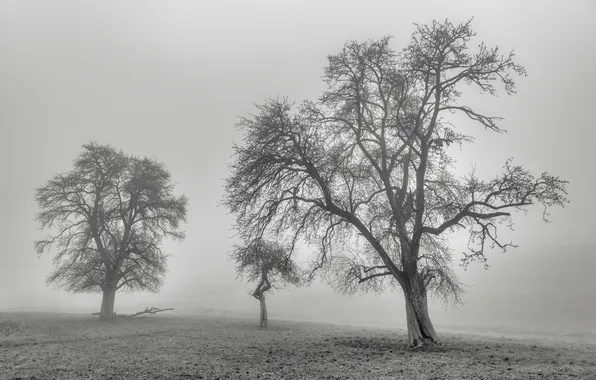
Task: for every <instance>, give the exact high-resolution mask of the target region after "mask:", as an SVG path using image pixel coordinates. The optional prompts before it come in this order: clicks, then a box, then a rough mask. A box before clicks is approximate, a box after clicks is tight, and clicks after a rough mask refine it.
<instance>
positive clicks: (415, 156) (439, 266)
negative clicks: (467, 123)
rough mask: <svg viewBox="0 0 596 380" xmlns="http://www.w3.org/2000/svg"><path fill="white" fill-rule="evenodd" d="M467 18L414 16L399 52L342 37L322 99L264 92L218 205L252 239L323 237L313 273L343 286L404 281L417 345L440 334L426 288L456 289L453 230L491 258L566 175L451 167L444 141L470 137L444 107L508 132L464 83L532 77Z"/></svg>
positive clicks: (556, 196) (477, 253) (555, 198)
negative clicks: (462, 172) (505, 230)
mask: <svg viewBox="0 0 596 380" xmlns="http://www.w3.org/2000/svg"><path fill="white" fill-rule="evenodd" d="M470 24H471V20H470V21H468V22H465V23H463V24H457V25H455V24H452V23H451V22H449V21H448V20H445V21H444V22H433V23H432V24H430V25H416V29H415V32H414V33H413V35H412V39H411V42H410V43H409V45H407V46H406V47H405V48H404V49H403V50H402V51H400V52H396V51H394V50H392V49H391V48H390V38H389V37H387V38H383V39H381V40H378V41H367V42H363V43H359V42H348V43H346V45H345V47H344V48H343V50H342V51H341V52H340V53H339V54H335V55H331V56H329V58H328V65H327V67H325V71H324V80H325V83H326V85H327V89H326V91H325V92H324V93H323V94H322V95H321V97H320V98H319V99H318V101H317V102H304V103H303V104H302V105H301V106H300V107H299V108H298V109H294V108H293V105H292V104H289V103H288V102H287V101H285V100H269V101H267V102H265V103H264V104H263V105H261V106H259V108H258V112H257V113H256V114H254V115H250V116H249V117H246V118H242V119H241V120H240V122H239V123H238V128H239V129H240V130H241V131H242V132H243V133H244V140H243V142H242V143H241V144H239V145H236V146H235V148H234V149H235V156H234V158H233V161H232V163H231V165H230V166H231V174H230V176H229V177H228V179H227V183H226V195H225V197H224V203H225V204H226V205H227V207H228V208H229V210H230V211H231V212H232V213H233V214H235V216H236V228H237V229H238V230H239V231H240V234H241V235H242V237H243V238H244V239H245V240H246V241H249V242H250V241H258V240H259V239H261V238H262V237H263V236H265V235H267V234H273V235H276V234H278V235H284V236H286V235H290V236H291V237H292V238H293V241H294V242H296V241H297V240H298V239H299V238H304V239H305V240H306V241H307V242H309V243H311V244H316V245H317V246H318V251H317V252H316V254H315V255H314V256H313V260H312V263H311V264H312V265H311V268H310V273H311V276H312V275H313V274H314V273H315V271H316V270H318V269H322V270H323V273H324V274H326V276H327V278H328V279H329V280H330V281H331V282H332V283H333V284H334V285H335V286H336V287H337V288H338V289H340V290H343V291H346V292H353V291H355V290H356V289H364V290H379V291H380V290H382V289H384V288H385V287H386V285H392V286H399V287H400V288H401V289H402V290H403V293H404V296H405V304H406V315H407V326H408V335H409V341H410V344H411V345H412V346H419V345H424V344H432V343H440V341H439V338H438V336H437V333H436V332H435V329H434V327H433V325H432V323H431V319H430V317H429V313H428V307H427V295H428V294H430V295H434V296H438V297H441V298H443V299H451V300H453V301H455V302H458V301H459V300H460V296H461V292H462V288H461V284H460V283H459V282H458V280H457V278H456V277H455V275H454V273H453V271H452V269H451V268H452V267H451V262H452V249H451V247H450V244H449V237H450V236H451V234H452V233H454V232H455V231H457V230H461V229H466V230H467V231H468V232H469V234H470V241H469V251H468V252H467V253H464V254H463V257H462V262H463V264H464V265H467V263H469V262H471V261H474V260H479V261H481V262H486V258H485V256H484V253H485V250H486V248H487V247H488V246H489V245H492V246H493V247H494V246H496V247H499V248H500V249H502V250H506V249H507V248H508V247H511V246H513V244H512V243H511V242H504V241H502V239H500V238H499V236H498V235H497V229H498V227H499V226H500V225H501V224H505V226H509V227H511V226H512V212H513V211H516V210H526V209H527V207H528V206H531V205H535V204H537V205H541V206H542V207H543V208H544V214H543V217H544V219H545V220H546V218H547V216H548V214H547V210H548V208H549V207H551V206H563V205H564V204H565V203H566V202H567V200H566V183H567V182H566V181H563V180H561V179H559V178H558V177H555V176H552V175H550V174H548V173H542V174H541V175H540V176H537V177H535V176H534V175H532V174H531V173H530V172H529V171H528V170H526V169H524V168H523V167H522V166H519V165H515V164H513V162H512V161H511V160H508V161H507V162H506V163H505V164H504V166H503V168H502V171H501V173H500V174H499V175H497V176H495V177H494V178H492V179H481V178H478V177H477V176H476V175H475V174H474V173H470V174H469V175H467V176H464V177H463V178H458V177H457V176H456V175H455V174H454V171H453V169H454V165H455V163H454V161H453V160H452V159H451V158H450V155H449V149H450V146H452V145H453V144H456V145H462V144H465V143H468V142H471V141H472V138H471V137H470V136H467V135H465V134H462V133H461V132H458V129H457V128H456V127H455V126H454V125H453V124H451V123H450V122H449V121H450V120H449V119H448V117H449V115H450V114H453V113H460V114H463V115H465V116H467V117H468V118H469V119H471V120H472V121H473V122H476V123H477V124H478V125H479V126H480V127H482V128H483V129H486V130H489V131H492V132H497V133H498V132H502V131H503V130H502V129H501V127H500V126H499V125H498V124H499V120H500V118H498V117H493V116H487V115H484V114H483V113H481V111H479V110H477V109H474V108H472V107H471V106H468V105H466V104H462V103H461V101H462V100H463V98H462V97H461V95H462V91H463V90H464V89H465V88H466V87H471V88H472V89H473V90H474V91H479V92H481V93H488V94H491V95H495V94H497V92H498V87H501V88H502V89H503V90H504V91H505V93H507V94H513V93H514V92H515V83H514V76H515V75H525V74H526V71H525V69H524V68H523V67H522V66H520V65H518V64H517V63H516V62H515V61H514V54H513V52H511V53H507V54H505V55H501V54H500V52H499V50H498V48H496V47H495V48H489V47H487V46H486V45H484V44H483V43H480V45H478V47H477V48H473V47H472V46H471V44H470V41H471V40H472V39H473V37H474V36H475V33H474V32H473V31H472V29H471V27H470ZM499 85H501V86H499ZM451 121H453V120H451ZM293 247H294V244H292V247H290V252H292V250H293Z"/></svg>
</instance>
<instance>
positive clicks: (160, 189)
mask: <svg viewBox="0 0 596 380" xmlns="http://www.w3.org/2000/svg"><path fill="white" fill-rule="evenodd" d="M170 177H171V176H170V173H169V172H168V170H167V169H166V168H165V166H164V165H163V164H162V163H159V162H157V161H155V160H153V159H149V158H138V157H131V156H128V155H125V154H124V153H123V152H122V151H117V150H116V149H114V148H113V147H111V146H109V145H98V144H96V143H93V142H92V143H89V144H86V145H83V152H82V153H81V154H80V155H79V157H78V158H77V159H76V160H75V161H74V169H72V170H71V171H69V172H67V173H61V174H57V175H55V176H54V178H53V179H52V180H50V181H48V182H47V183H46V184H45V185H44V186H42V187H40V188H38V189H37V190H36V200H37V203H38V205H39V207H40V208H41V212H39V213H38V214H37V220H38V221H39V223H40V224H41V228H42V229H44V228H47V229H50V230H52V231H53V235H52V236H49V237H48V238H46V239H44V240H40V241H37V242H35V247H36V249H37V252H38V254H42V253H43V252H44V251H46V250H49V249H50V247H51V246H55V248H56V256H55V257H54V263H55V265H56V269H55V270H54V272H53V273H52V274H51V275H50V277H49V278H48V280H47V282H48V284H50V283H57V284H59V285H61V286H63V287H64V288H66V289H68V290H69V291H72V292H99V291H101V292H102V293H103V299H102V303H101V311H100V317H101V318H111V317H112V316H113V315H114V300H115V295H116V291H117V290H119V289H124V290H131V291H132V290H149V291H153V292H156V291H157V290H158V289H159V287H160V286H161V284H162V278H163V276H164V274H165V272H166V254H165V252H164V251H163V250H162V248H161V247H160V246H161V243H162V241H163V239H164V238H165V237H171V238H174V239H180V240H181V239H183V238H184V233H183V232H182V231H180V230H179V226H180V223H181V222H183V221H186V209H187V203H188V202H187V198H186V197H185V196H184V195H183V196H180V197H176V196H174V195H173V189H174V185H173V183H172V182H171V179H170Z"/></svg>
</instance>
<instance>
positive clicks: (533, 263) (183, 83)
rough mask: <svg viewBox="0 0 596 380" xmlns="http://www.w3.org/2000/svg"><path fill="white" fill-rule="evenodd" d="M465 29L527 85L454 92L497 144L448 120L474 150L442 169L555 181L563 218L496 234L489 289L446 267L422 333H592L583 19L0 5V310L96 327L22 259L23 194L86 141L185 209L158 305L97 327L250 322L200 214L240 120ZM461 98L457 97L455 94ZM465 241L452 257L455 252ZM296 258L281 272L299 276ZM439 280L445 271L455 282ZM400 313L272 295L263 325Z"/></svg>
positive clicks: (591, 183)
mask: <svg viewBox="0 0 596 380" xmlns="http://www.w3.org/2000/svg"><path fill="white" fill-rule="evenodd" d="M470 17H474V21H473V23H472V28H473V30H475V31H476V32H477V34H478V36H477V38H476V40H475V41H473V45H476V44H478V43H480V42H481V41H484V42H486V43H487V45H489V46H492V45H498V46H499V47H500V48H501V49H502V52H503V53H505V52H507V51H509V50H512V49H514V50H515V52H516V58H517V61H518V62H519V63H520V64H522V65H524V66H525V67H526V69H527V70H528V74H529V76H528V77H527V78H520V79H519V80H518V81H517V87H518V94H516V95H514V96H506V95H505V94H504V92H503V93H501V95H500V96H499V97H490V96H488V95H484V96H480V95H478V94H475V93H474V92H471V91H468V92H464V99H466V101H467V102H468V103H469V104H472V105H478V106H479V107H480V108H479V109H480V110H482V111H485V112H486V113H487V114H491V115H495V116H502V117H504V118H505V120H504V121H503V122H502V123H501V127H502V128H504V129H506V130H507V131H508V132H507V133H506V134H501V135H498V134H495V133H492V132H488V131H484V130H483V129H481V128H479V127H478V126H475V125H473V124H471V123H470V122H468V121H466V120H464V119H458V120H455V121H456V122H457V123H458V124H457V125H456V126H457V127H461V128H462V129H463V130H464V131H466V132H468V133H471V134H472V135H473V136H474V137H475V138H476V141H475V143H474V144H471V145H467V146H464V147H463V149H462V150H461V151H460V150H459V148H458V149H455V150H452V153H453V154H454V156H455V157H456V158H457V160H458V168H459V169H460V170H461V174H463V173H465V172H467V171H469V170H470V169H471V168H472V167H474V166H475V167H476V172H477V174H478V175H479V176H480V177H481V178H490V177H492V176H493V175H494V174H495V173H497V172H498V171H499V170H500V168H501V166H502V165H503V164H504V162H505V160H506V159H507V158H509V157H513V158H514V162H515V163H521V164H523V165H524V166H525V167H527V168H529V169H530V170H532V171H533V172H534V173H535V174H537V175H539V174H540V173H541V172H543V171H548V172H550V173H551V174H554V175H559V176H561V177H562V178H563V179H566V180H568V181H570V183H569V185H568V190H569V196H568V198H569V199H570V201H571V203H570V204H569V205H567V206H566V207H565V208H564V209H560V208H557V209H553V210H552V212H551V214H552V215H551V218H550V219H551V221H552V222H551V223H548V224H545V223H543V222H542V220H541V216H542V210H541V209H540V208H539V207H535V208H533V209H532V210H531V211H530V212H529V213H528V214H527V215H524V214H518V215H516V217H515V219H514V220H515V230H514V231H512V232H511V231H507V230H505V229H503V230H502V232H501V234H503V236H505V237H507V239H509V238H510V239H511V240H513V242H514V243H516V244H518V245H519V248H517V249H510V250H509V251H508V252H507V253H501V252H500V251H498V250H493V251H489V252H488V254H487V256H488V258H489V265H490V266H491V267H490V269H489V270H484V269H483V267H482V265H481V264H472V265H470V267H469V268H468V270H467V271H464V270H463V269H462V268H459V267H456V272H457V273H458V274H459V275H460V279H461V280H462V281H463V282H464V283H465V284H467V285H469V288H468V291H467V295H466V296H465V302H466V305H465V306H464V307H463V308H460V309H458V310H456V309H453V308H452V307H451V306H448V307H447V308H445V307H444V306H443V305H442V304H440V303H439V302H434V301H432V302H431V304H430V309H431V310H430V315H431V318H433V321H434V323H435V324H436V325H437V327H438V329H439V333H440V331H441V326H453V325H454V326H465V327H466V328H470V329H472V328H477V329H483V328H493V329H499V328H500V329H508V330H510V331H550V332H555V333H556V332H558V333H562V334H566V333H596V279H595V276H594V275H593V271H594V268H595V267H596V252H595V251H596V238H595V234H594V217H593V216H594V215H596V202H594V195H595V191H594V189H595V187H596V174H595V164H596V153H595V145H596V131H595V129H594V127H595V125H596V116H595V115H594V113H593V112H594V111H593V110H594V100H595V96H594V93H593V89H594V88H595V87H596V76H595V75H594V65H595V64H596V38H594V37H595V36H596V23H595V22H594V18H595V17H596V3H595V2H593V1H589V0H586V1H579V0H578V1H574V2H562V1H524V2H516V1H494V2H490V3H488V2H478V1H453V2H449V3H447V2H442V1H410V2H397V1H380V0H378V1H368V2H366V3H362V2H357V1H346V0H343V1H314V0H313V1H273V0H271V1H264V0H258V1H241V0H236V1H232V0H228V1H190V0H189V1H126V2H121V1H105V0H103V1H96V2H79V1H75V0H70V1H63V0H56V1H52V2H47V1H2V2H1V3H0V56H1V57H2V59H0V162H1V163H0V170H1V171H0V176H1V178H2V186H0V223H1V225H0V227H1V228H0V241H1V242H2V243H3V244H2V247H1V251H0V258H1V260H0V311H6V310H8V309H10V308H19V307H26V308H29V307H34V308H38V309H39V310H42V309H43V310H53V311H69V312H71V311H76V312H81V313H83V312H84V313H91V312H96V311H99V306H100V302H101V295H100V294H69V293H67V292H66V291H63V290H60V289H57V288H55V287H47V286H46V284H45V280H46V277H47V276H48V275H49V273H50V272H51V269H52V258H53V256H52V254H44V255H42V256H40V257H38V256H37V255H36V253H35V250H34V248H33V241H34V240H38V239H41V238H43V237H44V236H45V234H46V233H48V231H46V232H43V231H40V230H39V226H38V224H37V223H36V222H35V214H36V212H37V211H38V209H37V206H36V204H35V200H34V189H35V188H37V187H39V186H42V185H43V184H44V183H45V182H47V181H48V180H49V179H51V177H52V176H53V175H54V174H56V173H58V172H62V171H68V170H70V169H71V168H72V162H73V160H74V159H75V158H76V156H77V155H78V154H79V153H81V151H82V149H81V145H82V144H85V143H87V142H89V141H90V140H94V141H96V142H98V143H100V144H110V145H113V146H115V147H116V148H118V149H122V150H123V151H124V152H126V153H128V154H137V155H142V156H145V155H146V156H149V157H155V158H157V159H158V160H160V161H162V162H164V163H165V164H166V165H167V167H168V169H169V170H170V172H171V174H172V178H173V180H174V181H175V182H177V183H178V185H177V187H176V194H181V193H184V194H185V195H187V196H188V197H189V199H190V207H189V217H188V223H187V224H186V226H185V227H184V229H185V230H186V234H187V237H186V240H185V241H184V242H182V243H172V242H168V243H167V244H166V249H167V251H168V252H169V253H170V254H171V257H170V258H169V261H168V268H169V271H168V274H167V276H166V278H165V285H164V286H163V288H162V290H161V292H160V293H158V294H151V293H142V292H139V293H123V292H119V293H117V295H116V306H115V309H116V311H118V312H132V311H136V310H139V309H141V308H144V307H145V306H148V305H155V306H160V307H174V308H176V310H177V311H180V312H184V311H187V312H193V311H194V312H196V311H201V310H203V311H204V310H207V309H212V310H215V311H217V312H224V313H228V314H243V315H248V316H254V317H255V319H256V318H257V317H258V315H257V314H258V303H257V302H256V301H255V300H254V299H253V298H252V297H249V296H248V295H247V293H248V292H249V291H250V290H252V289H253V287H254V285H253V284H247V283H245V282H243V280H241V279H236V274H235V270H234V264H233V263H232V262H231V261H229V260H228V252H229V251H230V249H231V247H232V244H233V242H234V238H233V236H234V231H233V230H232V229H231V226H232V223H233V218H232V216H230V215H228V214H227V211H226V209H225V208H224V207H223V206H219V203H220V200H221V197H222V194H223V179H224V178H225V177H226V176H227V174H228V171H227V162H228V161H229V159H230V155H231V154H232V143H233V142H240V138H241V136H240V134H239V132H238V131H237V130H236V128H235V123H236V121H237V120H238V117H239V116H245V115H246V114H247V113H248V112H250V111H252V110H254V106H253V104H255V103H261V102H262V101H263V100H265V98H267V97H272V98H276V97H278V96H282V97H283V96H287V97H288V98H289V100H291V101H296V102H300V101H302V100H304V99H311V100H314V99H316V97H317V96H319V94H320V93H321V90H322V88H323V82H322V81H321V79H320V78H321V76H322V74H323V67H324V66H325V65H326V63H327V62H326V59H327V58H326V57H327V56H328V55H330V54H335V53H337V52H339V51H340V50H341V49H342V47H343V45H344V43H345V42H346V41H348V40H358V41H363V40H367V39H378V38H381V37H383V36H385V35H392V36H394V38H393V40H392V46H393V48H395V49H396V50H400V49H401V48H402V47H404V46H405V45H406V43H407V42H408V41H409V39H410V36H411V34H412V32H413V31H414V25H413V23H421V24H424V23H430V22H432V20H433V19H437V20H443V19H445V18H449V19H450V21H452V22H454V23H460V22H464V21H466V20H467V19H469V18H470ZM464 91H465V89H464ZM465 246H466V237H465V235H462V236H461V237H460V238H456V239H455V240H454V241H453V247H454V249H455V251H456V252H461V251H463V250H465ZM308 250H309V247H307V246H303V247H301V248H300V251H299V253H298V261H299V262H300V261H301V260H303V259H305V258H306V256H307V255H308V253H309V251H308ZM456 265H457V263H456ZM404 308H405V307H404V300H403V295H402V294H401V293H400V292H397V291H396V292H390V291H387V292H385V293H384V294H382V295H375V294H367V295H355V296H353V297H348V296H343V295H339V294H335V293H334V292H333V290H332V289H331V288H330V287H329V286H328V285H326V284H325V283H315V284H313V285H312V286H311V287H308V288H302V289H296V290H292V289H289V290H285V291H279V292H276V293H275V294H274V295H272V296H271V297H269V315H270V317H271V318H272V319H273V320H275V318H295V319H311V320H312V319H321V320H325V321H329V322H345V323H353V324H377V325H383V326H387V327H399V328H405V312H404Z"/></svg>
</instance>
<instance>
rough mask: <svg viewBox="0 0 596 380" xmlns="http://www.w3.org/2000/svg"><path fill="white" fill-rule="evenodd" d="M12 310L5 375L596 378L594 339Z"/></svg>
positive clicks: (0, 371)
mask: <svg viewBox="0 0 596 380" xmlns="http://www.w3.org/2000/svg"><path fill="white" fill-rule="evenodd" d="M8 316H10V317H11V320H12V321H13V322H14V323H18V324H19V328H18V329H15V330H10V331H9V332H7V333H6V334H3V333H2V331H0V378H2V379H427V380H430V379H435V380H438V379H524V380H530V379H585V380H590V379H596V345H592V344H580V343H572V342H567V343H564V342H552V341H550V342H547V341H544V342H538V341H528V340H525V341H522V340H515V339H504V338H489V337H479V336H468V335H461V334H460V335H455V334H442V338H443V340H444V342H445V344H444V345H443V346H440V347H436V348H432V349H426V350H411V349H409V348H408V347H407V342H406V335H405V333H404V332H403V331H400V330H387V329H374V328H359V327H350V326H337V325H326V324H318V323H309V322H289V321H279V320H270V321H269V328H268V329H266V330H264V329H259V328H258V321H257V319H254V320H248V319H239V318H221V317H213V316H209V317H208V316H194V317H191V316H186V317H181V316H177V315H175V314H174V315H172V314H171V315H169V316H166V315H158V316H148V317H141V318H137V319H119V320H113V321H105V322H100V321H98V320H97V319H95V318H92V317H91V316H80V315H59V314H33V313H30V314H16V313H12V314H9V315H8Z"/></svg>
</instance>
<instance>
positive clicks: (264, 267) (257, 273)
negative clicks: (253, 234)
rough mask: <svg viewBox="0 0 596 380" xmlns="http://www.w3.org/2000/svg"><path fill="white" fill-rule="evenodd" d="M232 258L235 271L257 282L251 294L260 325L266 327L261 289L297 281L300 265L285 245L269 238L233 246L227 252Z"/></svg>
mask: <svg viewBox="0 0 596 380" xmlns="http://www.w3.org/2000/svg"><path fill="white" fill-rule="evenodd" d="M231 257H232V259H233V260H234V261H235V262H236V271H237V272H238V275H239V276H241V275H244V276H246V278H247V279H248V281H250V282H255V281H256V282H258V284H257V287H256V288H255V290H254V292H253V293H252V294H251V295H252V296H253V297H255V298H256V299H257V300H259V302H260V305H261V315H260V327H267V303H266V302H265V293H266V292H269V291H270V290H271V289H280V288H281V287H283V286H286V285H288V284H292V285H296V286H297V285H300V283H301V277H300V276H301V274H300V269H299V268H298V266H297V265H296V263H295V262H294V261H293V260H292V258H291V257H290V255H289V254H288V253H287V249H285V248H284V247H282V246H280V245H279V244H275V243H272V242H265V241H262V240H259V241H253V242H251V243H250V244H249V245H246V246H236V247H235V248H234V251H232V254H231Z"/></svg>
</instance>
